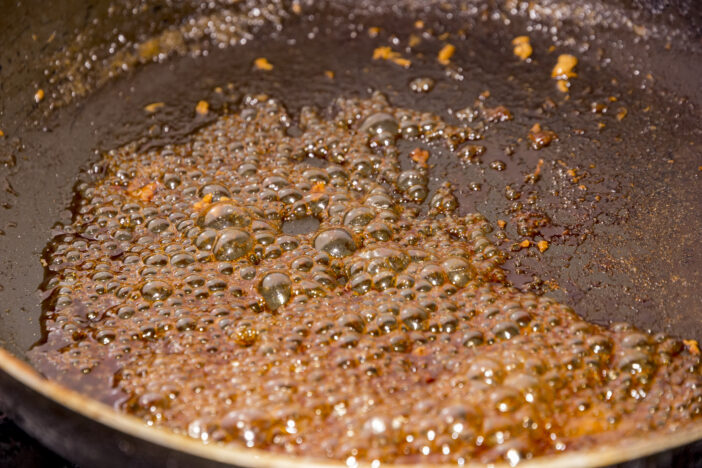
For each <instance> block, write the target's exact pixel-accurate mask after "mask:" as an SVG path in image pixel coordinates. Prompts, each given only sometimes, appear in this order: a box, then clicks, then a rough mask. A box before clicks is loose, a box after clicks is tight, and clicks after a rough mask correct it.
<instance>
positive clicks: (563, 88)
mask: <svg viewBox="0 0 702 468" xmlns="http://www.w3.org/2000/svg"><path fill="white" fill-rule="evenodd" d="M556 88H557V89H558V91H560V92H562V93H567V92H568V89H570V82H569V81H568V80H558V81H556Z"/></svg>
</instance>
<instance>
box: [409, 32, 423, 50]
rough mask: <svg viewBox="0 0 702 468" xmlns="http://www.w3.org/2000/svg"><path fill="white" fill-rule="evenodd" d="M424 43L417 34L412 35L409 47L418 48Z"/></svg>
mask: <svg viewBox="0 0 702 468" xmlns="http://www.w3.org/2000/svg"><path fill="white" fill-rule="evenodd" d="M420 42H422V38H421V37H419V36H417V35H416V34H410V37H409V40H408V41H407V45H409V46H410V47H417V46H418V45H419V43H420Z"/></svg>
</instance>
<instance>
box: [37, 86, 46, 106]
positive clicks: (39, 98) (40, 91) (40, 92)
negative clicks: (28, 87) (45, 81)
mask: <svg viewBox="0 0 702 468" xmlns="http://www.w3.org/2000/svg"><path fill="white" fill-rule="evenodd" d="M44 94H45V93H44V90H43V89H41V88H39V89H37V91H36V93H34V102H36V103H37V104H38V103H40V102H41V101H43V100H44Z"/></svg>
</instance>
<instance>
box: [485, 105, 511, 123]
mask: <svg viewBox="0 0 702 468" xmlns="http://www.w3.org/2000/svg"><path fill="white" fill-rule="evenodd" d="M483 113H484V114H485V118H486V119H487V121H488V122H504V121H506V120H512V119H513V118H514V117H513V116H512V113H511V112H510V111H509V109H507V108H506V107H505V106H497V107H489V108H486V109H485V110H484V111H483Z"/></svg>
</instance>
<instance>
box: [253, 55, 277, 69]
mask: <svg viewBox="0 0 702 468" xmlns="http://www.w3.org/2000/svg"><path fill="white" fill-rule="evenodd" d="M254 68H255V69H256V70H262V71H271V70H273V64H272V63H271V62H269V61H268V59H267V58H266V57H259V58H257V59H256V60H254Z"/></svg>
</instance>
